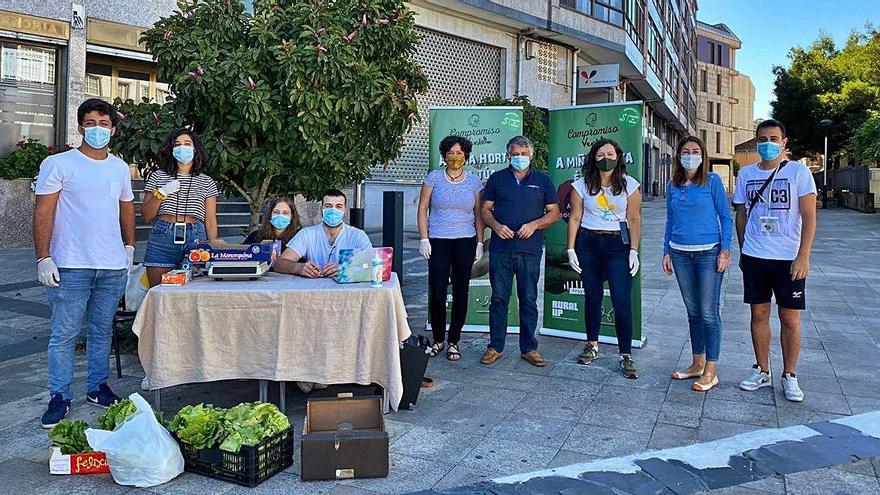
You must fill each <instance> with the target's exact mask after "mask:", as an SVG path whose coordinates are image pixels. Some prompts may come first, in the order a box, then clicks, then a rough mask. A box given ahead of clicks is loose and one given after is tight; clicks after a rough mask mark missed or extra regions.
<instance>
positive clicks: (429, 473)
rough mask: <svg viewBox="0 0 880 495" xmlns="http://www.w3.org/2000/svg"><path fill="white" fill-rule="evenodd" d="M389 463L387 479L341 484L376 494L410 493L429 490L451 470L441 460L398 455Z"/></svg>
mask: <svg viewBox="0 0 880 495" xmlns="http://www.w3.org/2000/svg"><path fill="white" fill-rule="evenodd" d="M389 462H390V464H389V473H388V477H387V478H372V479H356V480H347V481H344V482H342V484H343V485H349V486H353V487H356V488H362V489H365V490H370V491H374V492H378V493H386V494H397V493H410V492H415V491H419V490H428V489H430V488H431V487H432V486H434V484H436V483H437V482H438V481H440V479H442V478H443V477H444V476H445V475H446V473H448V472H449V471H450V470H451V469H452V465H450V464H447V463H445V462H443V460H441V459H434V460H431V461H428V460H424V459H418V458H415V457H408V456H404V455H400V454H391V455H390V459H389Z"/></svg>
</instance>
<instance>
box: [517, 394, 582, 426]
mask: <svg viewBox="0 0 880 495" xmlns="http://www.w3.org/2000/svg"><path fill="white" fill-rule="evenodd" d="M591 403H592V400H591V399H585V398H580V397H565V398H563V399H561V400H560V397H558V396H553V395H547V394H545V393H544V392H543V391H541V393H537V394H536V393H532V394H528V395H526V396H525V397H523V400H522V401H520V403H519V404H517V405H516V407H514V408H513V409H512V410H511V414H528V415H530V416H540V417H544V418H548V419H552V420H557V421H575V422H576V421H578V420H580V418H581V416H582V415H583V413H584V411H585V410H586V409H587V407H588V406H589V405H590V404H591Z"/></svg>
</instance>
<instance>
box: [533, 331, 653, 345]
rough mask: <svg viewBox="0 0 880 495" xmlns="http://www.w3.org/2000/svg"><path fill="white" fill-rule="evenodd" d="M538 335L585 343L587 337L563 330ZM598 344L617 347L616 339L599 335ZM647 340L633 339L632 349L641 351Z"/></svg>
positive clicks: (543, 332) (643, 338) (542, 332)
mask: <svg viewBox="0 0 880 495" xmlns="http://www.w3.org/2000/svg"><path fill="white" fill-rule="evenodd" d="M540 335H549V336H551V337H562V338H565V339H572V340H580V341H581V342H586V341H587V335H586V334H583V333H575V332H567V331H565V330H554V329H552V328H542V329H541V332H540ZM599 342H600V343H602V344H612V345H617V337H610V336H608V335H599ZM646 342H647V340H646V339H645V337H644V336H642V338H641V339H633V341H632V347H633V348H634V349H641V348H643V347H645V344H646Z"/></svg>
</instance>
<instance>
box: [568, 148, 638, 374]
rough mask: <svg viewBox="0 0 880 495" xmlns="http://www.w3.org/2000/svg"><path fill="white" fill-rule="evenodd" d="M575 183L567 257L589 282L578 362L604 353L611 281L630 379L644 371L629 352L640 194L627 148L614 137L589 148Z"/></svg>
mask: <svg viewBox="0 0 880 495" xmlns="http://www.w3.org/2000/svg"><path fill="white" fill-rule="evenodd" d="M581 175H582V176H583V177H582V178H578V179H576V180H575V181H574V183H573V184H572V186H573V187H574V190H575V192H576V194H572V195H571V217H569V219H568V262H569V265H571V267H572V269H574V271H576V272H578V273H580V275H581V281H582V282H583V284H584V305H585V307H586V310H585V314H584V326H585V327H586V331H587V345H586V346H585V347H584V351H583V352H582V353H581V355H580V356H579V357H578V363H579V364H590V363H591V362H593V360H595V359H596V358H597V357H598V356H599V327H600V326H601V324H602V299H603V296H604V290H603V282H604V281H605V280H608V288H609V289H610V291H611V302H612V305H613V307H614V327H615V330H616V331H617V347H618V350H619V351H620V359H619V368H620V370H621V371H622V372H623V375H624V376H625V377H627V378H638V377H639V372H638V369H636V366H635V363H634V362H633V360H632V357H631V356H630V351H631V346H632V333H633V324H632V279H633V277H635V275H636V273H637V272H638V271H639V253H638V248H639V238H640V234H641V195H640V194H639V183H638V181H636V180H635V179H633V178H632V177H630V176H629V175H627V173H626V160H625V159H624V154H623V150H622V149H621V148H620V145H618V144H617V143H616V142H614V141H612V140H610V139H600V140H598V141H596V143H595V144H593V146H592V147H591V148H590V152H589V154H588V155H587V156H586V157H585V159H584V165H583V168H582V170H581Z"/></svg>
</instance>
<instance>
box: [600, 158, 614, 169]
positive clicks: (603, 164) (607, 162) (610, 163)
mask: <svg viewBox="0 0 880 495" xmlns="http://www.w3.org/2000/svg"><path fill="white" fill-rule="evenodd" d="M596 168H598V169H599V170H601V171H603V172H610V171H612V170H614V169H615V168H617V160H612V159H610V158H603V159H601V160H596Z"/></svg>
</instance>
